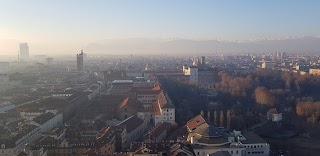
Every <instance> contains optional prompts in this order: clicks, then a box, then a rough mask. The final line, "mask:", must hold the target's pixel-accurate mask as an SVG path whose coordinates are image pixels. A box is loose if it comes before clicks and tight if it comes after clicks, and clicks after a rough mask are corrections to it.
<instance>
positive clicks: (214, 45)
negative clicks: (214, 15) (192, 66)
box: [87, 37, 320, 54]
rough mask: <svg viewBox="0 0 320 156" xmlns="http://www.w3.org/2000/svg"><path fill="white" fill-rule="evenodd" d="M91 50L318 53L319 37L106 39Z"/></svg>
mask: <svg viewBox="0 0 320 156" xmlns="http://www.w3.org/2000/svg"><path fill="white" fill-rule="evenodd" d="M87 51H90V52H94V53H106V54H110V53H116V54H129V53H133V54H159V53H160V54H202V53H241V52H245V53H248V52H258V53H259V52H277V51H281V52H320V38H318V37H301V38H287V39H273V40H265V39H264V40H255V41H247V42H230V41H218V40H202V41H195V40H186V39H174V40H154V39H145V38H132V39H107V40H102V41H98V42H94V43H90V44H89V45H88V46H87Z"/></svg>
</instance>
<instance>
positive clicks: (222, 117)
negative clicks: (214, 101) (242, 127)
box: [220, 111, 224, 127]
mask: <svg viewBox="0 0 320 156" xmlns="http://www.w3.org/2000/svg"><path fill="white" fill-rule="evenodd" d="M223 120H224V115H223V111H221V112H220V127H223V125H224V124H223Z"/></svg>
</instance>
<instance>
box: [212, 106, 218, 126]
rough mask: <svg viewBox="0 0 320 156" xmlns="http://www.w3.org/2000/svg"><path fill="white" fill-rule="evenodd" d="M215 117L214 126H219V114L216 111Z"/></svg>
mask: <svg viewBox="0 0 320 156" xmlns="http://www.w3.org/2000/svg"><path fill="white" fill-rule="evenodd" d="M213 116H214V126H218V114H217V111H216V110H215V111H214V114H213Z"/></svg>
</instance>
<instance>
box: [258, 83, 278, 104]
mask: <svg viewBox="0 0 320 156" xmlns="http://www.w3.org/2000/svg"><path fill="white" fill-rule="evenodd" d="M254 93H255V98H256V102H257V103H258V104H262V105H267V106H273V105H274V104H275V101H276V99H275V96H274V95H272V94H271V92H270V91H269V90H268V89H267V88H265V87H257V88H256V89H255V91H254Z"/></svg>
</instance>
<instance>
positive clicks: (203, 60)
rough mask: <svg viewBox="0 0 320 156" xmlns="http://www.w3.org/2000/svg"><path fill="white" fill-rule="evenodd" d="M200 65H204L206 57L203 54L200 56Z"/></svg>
mask: <svg viewBox="0 0 320 156" xmlns="http://www.w3.org/2000/svg"><path fill="white" fill-rule="evenodd" d="M201 65H202V66H204V65H206V57H205V56H202V57H201Z"/></svg>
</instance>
